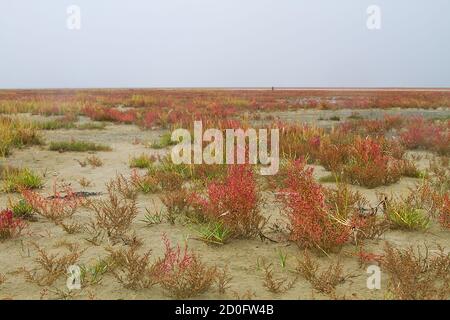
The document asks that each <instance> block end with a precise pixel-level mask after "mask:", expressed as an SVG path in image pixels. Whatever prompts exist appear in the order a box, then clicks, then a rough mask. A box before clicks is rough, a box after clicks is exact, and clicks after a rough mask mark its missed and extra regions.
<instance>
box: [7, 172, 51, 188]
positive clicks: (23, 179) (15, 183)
mask: <svg viewBox="0 0 450 320" xmlns="http://www.w3.org/2000/svg"><path fill="white" fill-rule="evenodd" d="M0 179H1V180H3V185H2V191H3V192H20V191H21V190H23V189H28V190H30V189H39V188H42V186H43V185H44V183H43V181H42V177H41V176H39V175H37V174H36V173H34V172H33V171H31V170H30V169H27V168H25V169H16V168H6V169H4V170H2V172H1V174H0Z"/></svg>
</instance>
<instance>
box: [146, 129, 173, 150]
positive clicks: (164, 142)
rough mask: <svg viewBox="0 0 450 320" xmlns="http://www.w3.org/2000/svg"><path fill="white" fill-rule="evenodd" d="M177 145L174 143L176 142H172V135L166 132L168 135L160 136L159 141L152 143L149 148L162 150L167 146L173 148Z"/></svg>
mask: <svg viewBox="0 0 450 320" xmlns="http://www.w3.org/2000/svg"><path fill="white" fill-rule="evenodd" d="M177 143H178V142H176V141H172V134H171V133H170V132H168V133H164V134H163V135H162V136H161V139H160V140H159V141H157V142H154V143H152V144H151V147H152V148H153V149H164V148H167V147H169V146H174V145H176V144H177Z"/></svg>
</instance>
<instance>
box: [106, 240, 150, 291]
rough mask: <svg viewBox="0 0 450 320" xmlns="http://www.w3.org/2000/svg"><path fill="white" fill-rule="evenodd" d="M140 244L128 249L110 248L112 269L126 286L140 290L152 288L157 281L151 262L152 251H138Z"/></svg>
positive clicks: (115, 275) (118, 279)
mask: <svg viewBox="0 0 450 320" xmlns="http://www.w3.org/2000/svg"><path fill="white" fill-rule="evenodd" d="M138 249H139V246H137V245H132V246H130V247H129V248H127V249H119V250H114V249H113V248H109V249H108V251H109V253H110V255H109V260H110V261H112V267H111V269H112V270H111V271H112V273H113V275H114V277H115V278H116V279H117V281H119V283H121V284H122V285H123V287H124V288H127V289H132V290H138V289H144V288H150V287H152V286H153V285H155V283H156V274H155V272H154V269H155V268H154V267H153V266H152V264H151V263H150V256H151V251H147V252H144V253H143V254H139V253H138Z"/></svg>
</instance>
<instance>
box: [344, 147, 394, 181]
mask: <svg viewBox="0 0 450 320" xmlns="http://www.w3.org/2000/svg"><path fill="white" fill-rule="evenodd" d="M342 170H343V174H344V177H345V178H346V179H347V180H349V181H350V182H351V183H353V184H358V185H362V186H366V187H369V188H374V187H377V186H380V185H388V184H392V183H395V182H397V181H398V180H399V179H400V177H401V175H402V173H403V167H402V164H401V163H400V162H399V161H398V160H396V159H394V158H393V157H391V156H388V155H386V154H385V152H384V151H383V150H382V148H381V145H380V144H379V143H378V142H377V141H376V140H374V139H372V138H366V139H362V138H357V139H356V140H355V142H354V145H353V148H351V150H350V155H349V160H348V162H347V163H346V164H345V165H344V167H343V169H342Z"/></svg>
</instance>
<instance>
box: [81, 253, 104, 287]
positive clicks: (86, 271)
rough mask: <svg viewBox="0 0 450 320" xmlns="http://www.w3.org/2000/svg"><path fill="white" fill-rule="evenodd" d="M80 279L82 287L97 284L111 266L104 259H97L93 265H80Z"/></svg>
mask: <svg viewBox="0 0 450 320" xmlns="http://www.w3.org/2000/svg"><path fill="white" fill-rule="evenodd" d="M80 269H81V270H80V271H81V274H80V280H81V285H82V286H83V287H86V286H91V285H97V284H99V283H100V282H101V281H102V279H103V276H104V275H105V274H106V273H107V272H108V271H110V269H111V266H110V263H109V261H107V260H106V259H98V260H97V262H96V263H95V264H93V265H84V264H82V265H80Z"/></svg>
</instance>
